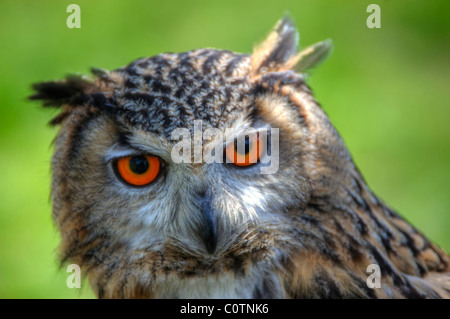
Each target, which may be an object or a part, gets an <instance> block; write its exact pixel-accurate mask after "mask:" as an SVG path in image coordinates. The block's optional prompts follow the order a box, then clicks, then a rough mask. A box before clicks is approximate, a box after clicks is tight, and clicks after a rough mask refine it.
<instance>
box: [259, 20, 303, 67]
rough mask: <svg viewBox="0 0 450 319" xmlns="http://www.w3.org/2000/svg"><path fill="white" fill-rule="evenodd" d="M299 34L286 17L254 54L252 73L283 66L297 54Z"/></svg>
mask: <svg viewBox="0 0 450 319" xmlns="http://www.w3.org/2000/svg"><path fill="white" fill-rule="evenodd" d="M298 39H299V34H298V32H297V30H296V28H295V24H294V22H293V21H292V20H291V18H290V17H288V16H284V17H283V18H282V19H281V20H280V21H278V23H277V24H276V25H275V27H274V29H273V31H272V32H270V33H269V35H268V36H267V38H266V39H265V40H264V41H263V42H262V43H261V44H260V45H258V46H257V47H256V48H255V49H254V50H253V54H252V73H253V74H258V73H261V71H263V70H264V69H272V68H274V67H276V66H280V65H283V64H284V63H285V62H286V61H287V60H289V59H290V58H291V57H292V56H294V55H295V54H296V53H297V49H298Z"/></svg>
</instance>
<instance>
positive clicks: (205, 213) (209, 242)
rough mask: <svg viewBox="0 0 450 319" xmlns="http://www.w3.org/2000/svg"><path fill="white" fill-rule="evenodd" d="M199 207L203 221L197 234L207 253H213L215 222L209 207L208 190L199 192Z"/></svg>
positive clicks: (215, 236)
mask: <svg viewBox="0 0 450 319" xmlns="http://www.w3.org/2000/svg"><path fill="white" fill-rule="evenodd" d="M200 209H201V213H202V217H203V223H202V225H201V226H200V231H199V235H200V237H201V239H202V240H203V242H204V243H205V247H206V250H207V251H208V253H210V254H213V253H214V251H215V250H216V247H217V223H216V220H215V218H214V212H213V210H212V208H211V195H210V194H209V192H206V193H202V194H200Z"/></svg>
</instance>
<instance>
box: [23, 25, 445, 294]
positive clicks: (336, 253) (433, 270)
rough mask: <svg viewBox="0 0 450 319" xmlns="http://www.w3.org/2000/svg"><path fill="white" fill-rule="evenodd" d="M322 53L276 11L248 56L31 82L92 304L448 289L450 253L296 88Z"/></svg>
mask: <svg viewBox="0 0 450 319" xmlns="http://www.w3.org/2000/svg"><path fill="white" fill-rule="evenodd" d="M330 49H331V43H330V41H323V42H319V43H317V44H314V45H312V46H310V47H307V48H306V49H303V50H299V47H298V33H297V31H296V28H295V25H294V23H293V22H292V20H291V19H290V18H287V17H285V18H282V19H281V20H280V21H279V22H278V23H277V24H276V26H275V27H274V29H273V30H272V32H270V33H269V35H268V36H267V38H266V39H265V40H264V41H263V42H262V43H261V44H260V45H258V46H256V47H255V48H254V50H253V52H252V53H251V54H240V53H234V52H231V51H226V50H216V49H198V50H193V51H188V52H183V53H163V54H159V55H156V56H153V57H147V58H142V59H138V60H136V61H133V62H131V63H130V64H128V65H127V66H124V67H121V68H119V69H116V70H113V71H106V70H102V69H93V70H92V73H93V75H92V76H91V77H85V76H69V77H66V78H65V79H63V80H58V81H50V82H43V83H37V84H35V85H34V86H33V88H34V90H35V92H34V94H33V95H32V96H31V97H30V98H31V99H32V100H41V101H42V102H43V105H44V106H47V107H54V108H57V109H58V110H59V113H58V115H57V116H56V117H54V118H53V120H52V121H51V124H52V125H58V126H59V127H60V129H59V132H58V134H57V137H56V139H55V141H54V155H53V157H52V164H51V165H52V191H51V199H52V212H53V213H52V216H53V220H54V223H55V224H56V225H57V228H58V229H59V231H60V234H61V244H60V259H61V261H62V263H66V262H70V263H74V264H78V265H79V266H80V267H81V271H82V273H83V274H84V275H85V276H86V277H87V278H88V280H89V283H90V285H91V286H92V288H93V290H94V292H95V294H96V295H97V296H98V298H448V297H450V259H449V256H448V255H447V254H446V252H444V251H443V250H441V249H440V248H438V247H437V246H436V245H434V244H433V243H432V242H430V240H428V239H427V238H426V237H425V236H424V235H423V234H421V233H420V232H419V231H418V230H417V229H416V228H414V227H413V226H412V225H410V224H409V223H408V222H406V221H405V220H404V219H403V218H402V217H401V216H400V215H399V214H397V213H396V212H395V211H394V210H392V209H391V208H389V207H388V206H387V205H386V204H384V203H383V202H382V201H381V200H380V199H379V198H377V197H376V196H375V195H374V194H373V193H372V191H371V190H370V188H369V187H368V186H367V184H366V182H365V181H364V179H363V177H362V175H361V174H360V172H359V171H358V169H357V167H356V166H355V164H354V162H353V160H352V157H351V155H350V153H349V151H348V149H347V147H346V146H345V144H344V142H343V140H342V139H341V137H340V135H339V134H338V132H337V131H336V129H335V128H334V126H333V125H332V124H331V122H330V120H329V118H328V117H327V115H326V114H325V112H324V111H323V109H322V108H321V107H320V106H319V104H318V102H316V101H315V99H314V97H313V94H312V92H311V90H310V88H309V87H308V85H307V84H306V82H305V76H306V71H307V70H308V69H309V68H311V67H313V66H315V65H316V64H317V63H319V62H320V61H321V60H323V58H324V57H326V56H327V54H328V52H329V51H330ZM211 131H212V132H215V133H217V134H216V135H214V134H207V132H209V133H211ZM176 132H178V133H179V132H181V133H182V134H181V135H180V134H178V135H177V134H175V133H176ZM219 133H220V134H219ZM196 134H197V135H198V136H201V138H200V139H198V138H195V136H193V135H196ZM174 136H175V138H174ZM180 136H181V137H185V138H182V139H181V138H180ZM190 137H191V138H190ZM181 140H183V143H182V146H183V147H182V148H181V151H180V150H179V149H178V151H179V152H178V153H177V152H174V150H175V148H177V147H178V148H179V146H180V143H181ZM193 150H196V151H197V153H196V152H193ZM189 151H191V152H189ZM199 152H200V156H198V153H199ZM216 153H217V154H216ZM174 154H175V155H176V154H179V156H175V155H174ZM202 154H203V155H202ZM204 154H209V155H210V157H208V156H204ZM218 154H219V155H218ZM213 155H214V156H213ZM216 155H218V156H216ZM180 156H181V159H182V160H180ZM211 158H214V160H210V159H211ZM217 158H218V159H219V160H217ZM220 159H222V161H220ZM268 159H269V160H270V161H269V160H268ZM273 163H276V166H273V167H274V169H272V170H271V171H270V172H268V171H269V170H268V168H269V167H270V166H271V165H272V164H273ZM264 168H266V169H267V170H266V172H264V171H263V169H264ZM370 267H375V268H373V269H374V273H375V271H378V272H377V274H376V275H377V276H378V277H374V278H375V279H377V278H378V279H379V284H378V285H375V286H374V285H371V284H370V283H371V280H372V279H370V278H369V277H370V276H371V271H369V270H370V269H372V268H370ZM368 269H369V270H368ZM373 282H375V281H373ZM373 282H372V283H373Z"/></svg>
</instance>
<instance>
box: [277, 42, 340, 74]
mask: <svg viewBox="0 0 450 319" xmlns="http://www.w3.org/2000/svg"><path fill="white" fill-rule="evenodd" d="M331 51H333V42H332V41H331V39H327V40H324V41H321V42H318V43H315V44H313V45H310V46H309V47H307V48H305V49H303V50H302V51H300V52H299V53H298V54H297V55H296V56H294V57H293V58H292V59H291V60H290V61H288V62H287V63H286V68H287V69H294V68H295V69H296V70H297V71H299V72H304V71H306V70H309V69H311V68H313V67H315V66H317V65H319V64H320V63H321V62H323V61H324V60H325V59H326V58H327V57H328V56H329V55H330V53H331Z"/></svg>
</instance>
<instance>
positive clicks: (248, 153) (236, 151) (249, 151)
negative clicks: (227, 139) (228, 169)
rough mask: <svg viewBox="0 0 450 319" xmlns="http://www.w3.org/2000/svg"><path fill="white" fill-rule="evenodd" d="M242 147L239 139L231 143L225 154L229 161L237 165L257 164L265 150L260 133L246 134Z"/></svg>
mask: <svg viewBox="0 0 450 319" xmlns="http://www.w3.org/2000/svg"><path fill="white" fill-rule="evenodd" d="M240 142H241V143H243V145H242V146H241V147H240V146H239V142H238V140H235V141H234V143H230V144H229V145H228V146H227V147H226V149H225V155H226V157H227V158H228V161H229V162H232V163H233V164H234V165H236V166H250V165H253V164H256V163H257V162H258V161H259V158H260V157H261V154H262V152H263V143H262V141H261V139H260V136H259V134H258V133H257V134H251V135H248V136H245V138H244V140H243V141H240Z"/></svg>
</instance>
